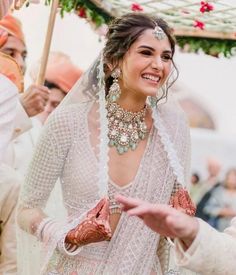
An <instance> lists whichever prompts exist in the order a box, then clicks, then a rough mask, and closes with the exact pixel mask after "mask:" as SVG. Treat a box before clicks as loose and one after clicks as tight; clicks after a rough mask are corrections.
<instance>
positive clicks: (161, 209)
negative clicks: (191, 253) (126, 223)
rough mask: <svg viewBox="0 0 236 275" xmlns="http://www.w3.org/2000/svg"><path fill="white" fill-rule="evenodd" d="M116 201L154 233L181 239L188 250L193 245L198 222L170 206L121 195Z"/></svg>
mask: <svg viewBox="0 0 236 275" xmlns="http://www.w3.org/2000/svg"><path fill="white" fill-rule="evenodd" d="M116 200H117V201H118V202H119V203H121V204H122V205H123V210H124V211H126V212H127V214H128V215H129V216H137V217H139V218H140V219H142V220H143V222H144V223H145V224H146V225H147V226H148V227H150V228H151V229H152V230H153V231H155V232H157V233H159V234H161V235H163V236H166V237H170V238H179V239H180V240H181V241H182V242H183V243H184V244H185V247H186V249H187V248H188V247H189V246H190V245H191V243H192V242H193V240H194V239H195V237H196V236H197V233H198V230H199V224H198V220H197V219H196V218H193V217H190V216H188V215H186V214H184V213H182V212H180V211H178V210H176V209H174V208H172V207H171V206H169V205H164V204H151V203H148V202H145V201H142V200H139V199H133V198H126V197H123V196H121V195H118V196H117V197H116Z"/></svg>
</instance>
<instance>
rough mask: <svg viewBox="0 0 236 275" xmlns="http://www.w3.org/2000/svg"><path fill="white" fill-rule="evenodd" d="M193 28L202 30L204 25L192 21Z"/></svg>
mask: <svg viewBox="0 0 236 275" xmlns="http://www.w3.org/2000/svg"><path fill="white" fill-rule="evenodd" d="M193 26H194V27H195V28H199V29H201V30H204V28H205V24H204V23H203V22H201V21H198V20H195V21H194V25H193Z"/></svg>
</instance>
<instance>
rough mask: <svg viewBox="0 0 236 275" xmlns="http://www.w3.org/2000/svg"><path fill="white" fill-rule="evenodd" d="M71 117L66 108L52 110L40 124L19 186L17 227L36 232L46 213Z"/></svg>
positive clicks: (67, 142)
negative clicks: (41, 127)
mask: <svg viewBox="0 0 236 275" xmlns="http://www.w3.org/2000/svg"><path fill="white" fill-rule="evenodd" d="M71 121H73V119H72V117H71V115H70V114H69V112H68V111H64V110H62V111H61V110H60V111H59V112H57V111H56V112H54V113H53V114H52V116H51V117H50V118H49V121H48V122H47V123H46V125H45V126H44V129H43V132H42V134H41V136H40V139H39V142H38V144H37V146H36V149H35V152H34V155H33V159H32V161H31V164H30V166H29V169H28V173H27V175H26V179H25V182H24V184H23V186H22V189H21V193H20V198H19V206H18V215H17V220H18V224H19V226H20V227H21V228H22V229H23V230H25V231H27V232H29V233H31V234H36V232H37V229H38V227H39V225H40V223H41V222H42V220H43V219H45V218H46V214H45V213H44V212H43V208H44V207H45V205H46V202H47V200H48V197H49V195H50V193H51V191H52V189H53V187H54V184H55V182H56V181H57V179H58V177H59V176H60V174H61V173H62V170H63V165H64V161H65V159H66V155H67V151H68V149H69V147H70V141H71V131H72V130H73V126H71V124H72V122H71Z"/></svg>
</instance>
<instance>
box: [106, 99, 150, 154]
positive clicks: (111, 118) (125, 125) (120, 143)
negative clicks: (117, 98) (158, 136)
mask: <svg viewBox="0 0 236 275" xmlns="http://www.w3.org/2000/svg"><path fill="white" fill-rule="evenodd" d="M146 112H147V106H146V105H145V107H144V108H143V109H142V110H141V111H139V112H131V111H127V110H124V109H123V108H122V107H121V106H120V105H119V104H117V103H116V102H107V119H108V137H109V146H110V147H116V150H117V152H118V153H119V154H121V155H122V154H124V153H125V152H128V150H129V149H131V150H133V151H134V150H135V149H136V148H137V146H138V144H139V142H140V141H141V140H143V139H145V138H146V136H147V134H148V129H147V125H146V123H145V115H146Z"/></svg>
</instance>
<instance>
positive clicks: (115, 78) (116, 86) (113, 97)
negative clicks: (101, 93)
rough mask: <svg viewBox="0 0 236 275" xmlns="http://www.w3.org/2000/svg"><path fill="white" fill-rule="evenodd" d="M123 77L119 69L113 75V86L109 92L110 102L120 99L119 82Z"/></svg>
mask: <svg viewBox="0 0 236 275" xmlns="http://www.w3.org/2000/svg"><path fill="white" fill-rule="evenodd" d="M120 75H121V71H120V69H119V68H116V69H115V70H114V71H113V72H112V73H111V76H112V77H113V83H112V84H111V86H110V88H109V91H108V96H107V97H108V100H109V101H110V102H115V101H117V99H118V98H119V97H120V94H121V90H120V85H119V82H118V78H119V77H120Z"/></svg>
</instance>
